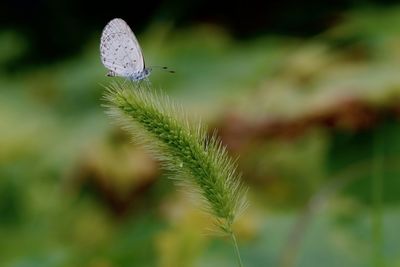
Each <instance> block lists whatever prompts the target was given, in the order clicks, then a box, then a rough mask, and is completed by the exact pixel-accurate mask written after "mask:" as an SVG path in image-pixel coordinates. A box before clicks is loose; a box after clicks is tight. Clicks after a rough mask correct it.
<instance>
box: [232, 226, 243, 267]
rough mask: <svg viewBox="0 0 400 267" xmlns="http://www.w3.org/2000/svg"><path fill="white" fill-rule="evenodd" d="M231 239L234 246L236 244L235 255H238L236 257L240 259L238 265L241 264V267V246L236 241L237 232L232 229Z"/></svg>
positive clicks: (240, 266)
mask: <svg viewBox="0 0 400 267" xmlns="http://www.w3.org/2000/svg"><path fill="white" fill-rule="evenodd" d="M231 239H232V242H233V246H234V249H235V255H236V258H237V261H238V265H239V267H243V263H242V258H241V257H240V252H239V247H238V244H237V241H236V237H235V234H234V233H233V232H232V231H231Z"/></svg>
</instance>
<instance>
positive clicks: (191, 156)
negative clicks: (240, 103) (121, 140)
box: [104, 82, 247, 266]
mask: <svg viewBox="0 0 400 267" xmlns="http://www.w3.org/2000/svg"><path fill="white" fill-rule="evenodd" d="M106 89H107V90H106V93H105V97H104V98H105V101H106V104H105V106H106V108H107V112H108V114H110V115H111V116H112V117H113V118H114V119H116V120H117V121H118V122H119V123H120V124H121V125H122V127H123V128H125V129H126V130H127V131H128V132H130V133H131V134H132V136H133V137H134V140H135V141H136V142H139V143H142V144H144V146H145V147H146V148H147V149H148V150H149V151H150V152H152V154H153V155H154V156H155V157H156V158H157V159H158V160H159V161H160V162H161V164H162V166H163V167H164V168H165V169H166V170H168V171H169V172H170V173H171V175H172V176H171V177H172V178H173V179H174V180H175V181H176V182H177V183H178V184H179V185H183V186H185V187H186V188H191V189H192V190H193V191H194V192H195V193H196V194H197V195H199V196H200V199H202V200H203V202H204V203H203V207H204V208H205V210H206V211H207V212H209V214H211V215H212V217H213V218H214V222H215V225H216V226H217V229H219V230H220V232H221V233H224V234H226V235H229V236H230V237H231V239H232V242H233V244H234V248H235V253H236V256H237V259H238V262H239V266H242V262H241V259H240V254H239V250H238V247H237V243H236V237H235V235H234V232H233V231H232V224H233V223H234V221H235V219H236V218H237V217H238V215H239V214H240V213H241V212H242V211H243V210H244V209H245V207H246V206H247V202H246V197H245V195H246V190H247V189H246V188H245V187H244V186H243V185H242V183H241V181H240V175H239V174H238V173H237V171H236V164H235V161H233V160H232V159H231V158H230V157H229V156H228V154H227V151H226V148H225V147H224V146H223V145H222V144H221V141H220V140H219V139H218V138H217V137H216V134H213V135H211V136H209V135H208V134H207V130H206V128H205V127H204V126H203V125H202V124H201V123H196V124H194V123H190V122H189V120H188V119H187V117H186V115H185V112H184V110H183V109H182V107H181V106H179V105H177V104H176V103H174V102H173V101H171V99H170V98H169V97H168V96H166V95H165V94H163V93H160V92H157V91H155V90H154V89H152V88H151V86H150V85H149V84H148V83H125V84H122V83H118V82H114V83H111V84H110V85H109V86H107V87H106ZM188 185H189V187H187V186H188Z"/></svg>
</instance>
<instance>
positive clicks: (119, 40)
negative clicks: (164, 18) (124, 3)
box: [100, 18, 174, 81]
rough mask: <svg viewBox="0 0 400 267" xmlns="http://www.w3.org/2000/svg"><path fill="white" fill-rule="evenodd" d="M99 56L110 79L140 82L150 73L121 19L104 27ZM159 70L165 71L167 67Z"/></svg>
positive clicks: (139, 50)
mask: <svg viewBox="0 0 400 267" xmlns="http://www.w3.org/2000/svg"><path fill="white" fill-rule="evenodd" d="M100 54H101V62H102V63H103V65H104V66H105V67H106V68H107V69H108V70H109V71H108V73H107V76H110V77H115V76H120V77H125V78H127V79H129V80H132V81H140V80H143V79H146V78H147V77H148V76H149V75H150V73H151V71H152V68H146V65H145V62H144V57H143V53H142V49H141V48H140V45H139V42H138V40H137V39H136V37H135V34H133V32H132V30H131V28H129V26H128V24H127V23H126V22H125V21H124V20H123V19H119V18H116V19H113V20H111V21H110V22H109V23H108V24H107V25H106V27H104V30H103V33H102V34H101V39H100ZM161 68H162V69H164V70H167V67H161ZM169 72H171V73H173V72H174V71H169Z"/></svg>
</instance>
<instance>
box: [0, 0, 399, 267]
mask: <svg viewBox="0 0 400 267" xmlns="http://www.w3.org/2000/svg"><path fill="white" fill-rule="evenodd" d="M114 17H121V18H123V19H125V20H126V21H127V22H128V24H129V25H130V26H131V28H132V29H133V31H134V32H135V33H136V34H137V36H138V39H139V41H140V43H141V45H142V48H143V50H144V55H145V57H146V62H147V64H148V65H167V66H169V67H171V68H172V69H174V70H176V74H173V75H171V74H168V73H164V72H162V71H159V72H157V71H154V73H153V74H152V76H151V80H152V83H153V85H154V86H155V87H156V88H160V90H163V91H165V92H166V93H167V94H168V95H170V96H171V98H173V99H174V100H175V101H177V102H179V103H181V104H182V105H183V106H184V107H185V109H186V110H187V112H188V114H189V117H190V118H193V119H196V118H199V117H201V118H202V120H203V122H205V123H206V124H208V125H209V127H210V131H212V130H213V129H217V130H218V133H219V135H220V137H221V138H222V140H223V142H224V143H225V144H226V145H227V147H228V150H229V151H230V153H231V155H232V157H237V158H238V164H239V170H240V171H241V172H242V173H243V180H244V182H245V183H246V184H247V185H248V186H249V188H250V191H249V199H250V203H251V205H250V207H249V209H248V210H247V211H246V212H245V213H244V214H243V215H242V217H240V218H239V220H238V221H237V223H236V225H235V230H236V232H237V235H238V240H239V246H240V249H241V253H242V257H243V262H244V264H245V266H249V267H250V266H260V267H261V266H282V267H291V266H304V267H314V266H318V267H319V266H325V267H336V266H338V267H339V266H340V267H342V266H354V267H357V266H400V232H399V224H400V206H399V202H400V179H399V178H400V124H399V122H400V121H399V119H400V3H399V4H398V3H396V1H365V0H358V1H356V0H353V1H350V0H349V1H345V0H341V1H317V0H315V1H295V0H281V1H263V2H261V1H260V2H257V1H253V0H250V1H245V2H243V1H242V2H240V1H237V2H235V1H229V2H223V1H221V2H218V1H210V0H206V1H177V0H175V1H140V2H134V1H125V2H121V1H109V2H105V3H100V2H96V3H90V2H89V1H77V0H72V1H66V0H62V1H50V0H41V1H39V0H36V1H23V0H22V1H11V0H6V1H3V2H2V3H1V8H0V266H6V267H11V266H12V267H33V266H41V267H47V266H49V267H50V266H51V267H53V266H60V267H61V266H63V267H64V266H65V267H67V266H88V267H117V266H118V267H123V266H160V267H170V266H171V267H186V266H188V267H190V266H218V267H220V266H236V265H235V264H236V261H235V258H234V254H233V249H232V246H231V243H230V240H229V239H226V238H224V237H219V236H215V235H212V234H210V232H209V231H207V229H208V228H210V227H211V223H210V220H209V218H208V216H207V215H205V214H204V213H202V212H201V211H200V210H199V208H198V207H197V206H196V203H193V202H190V201H188V198H187V196H186V194H185V193H184V192H182V190H178V189H177V188H176V187H175V186H174V185H173V182H172V181H171V180H169V179H167V178H166V174H165V173H163V172H162V171H161V170H160V169H159V165H158V163H157V162H156V161H154V160H153V159H152V158H151V157H150V156H149V154H148V153H146V151H145V150H144V149H143V148H141V147H140V146H137V145H135V144H134V143H132V142H131V140H130V136H129V135H128V134H126V133H125V132H124V131H122V130H121V129H119V128H118V127H117V126H115V125H114V124H113V122H112V121H111V119H110V118H108V117H107V116H106V114H105V113H104V108H103V107H102V106H101V105H102V103H103V101H102V94H103V92H104V87H103V85H107V84H108V83H109V82H110V81H111V80H112V79H110V78H107V77H105V73H106V69H105V68H104V67H103V66H102V65H101V62H100V58H99V38H100V34H101V31H102V28H103V27H104V26H105V24H106V23H107V22H108V21H109V20H111V19H112V18H114Z"/></svg>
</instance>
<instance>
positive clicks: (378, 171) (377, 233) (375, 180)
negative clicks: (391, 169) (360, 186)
mask: <svg viewBox="0 0 400 267" xmlns="http://www.w3.org/2000/svg"><path fill="white" fill-rule="evenodd" d="M383 163H384V151H383V140H382V137H381V136H380V134H379V132H377V133H375V136H374V159H373V165H372V184H371V186H372V241H373V250H374V253H373V257H374V259H373V264H374V265H373V266H375V267H382V266H385V264H384V260H383V253H382V249H383V233H382V191H383V171H384V169H383Z"/></svg>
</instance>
